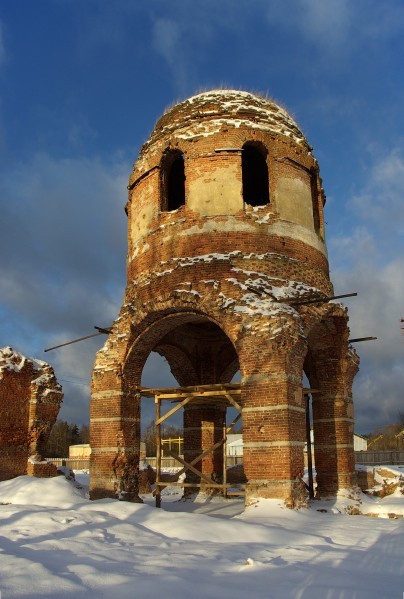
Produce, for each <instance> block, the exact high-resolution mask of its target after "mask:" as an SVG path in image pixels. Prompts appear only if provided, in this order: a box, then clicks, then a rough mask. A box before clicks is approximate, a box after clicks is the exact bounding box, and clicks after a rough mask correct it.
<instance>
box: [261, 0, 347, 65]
mask: <svg viewBox="0 0 404 599" xmlns="http://www.w3.org/2000/svg"><path fill="white" fill-rule="evenodd" d="M267 15H268V20H269V23H270V24H271V25H273V24H276V23H279V24H280V25H282V26H283V27H285V28H288V29H294V30H295V31H297V32H299V33H300V34H301V35H302V36H303V37H305V38H306V39H307V40H309V41H311V42H313V43H314V44H315V45H319V46H321V47H322V51H323V52H324V53H327V54H328V50H330V49H333V48H335V47H336V46H338V47H341V46H342V45H343V44H344V43H346V41H347V40H348V38H349V33H350V29H351V24H352V17H353V13H352V3H350V2H348V1H347V0H328V1H327V2H325V1H324V0H286V1H285V0H284V1H283V2H277V0H272V2H271V3H270V6H269V9H268V12H267Z"/></svg>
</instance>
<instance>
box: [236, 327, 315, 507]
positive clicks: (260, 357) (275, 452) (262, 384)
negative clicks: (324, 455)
mask: <svg viewBox="0 0 404 599" xmlns="http://www.w3.org/2000/svg"><path fill="white" fill-rule="evenodd" d="M291 341H292V335H291V336H290V337H289V338H288V342H291ZM252 343H253V344H254V348H252V347H249V348H248V345H251V344H252ZM288 344H289V343H286V345H288ZM246 349H247V350H248V351H247V352H245V350H246ZM285 349H286V351H285ZM304 354H305V347H304V344H303V343H302V342H300V341H297V342H296V343H295V345H294V346H289V347H286V348H285V337H284V340H283V342H282V345H281V346H279V344H278V345H275V344H272V345H270V342H267V343H266V344H265V343H262V345H261V344H258V343H257V339H251V340H250V341H249V342H248V344H245V345H244V347H243V352H242V354H241V355H240V364H241V367H242V371H243V381H245V383H244V386H243V389H242V398H241V401H242V405H243V441H244V471H245V474H246V477H247V479H248V484H247V488H246V500H247V502H248V501H249V500H250V499H252V498H255V497H269V498H270V497H276V498H282V499H284V500H285V501H286V503H287V505H290V506H294V505H298V504H300V503H302V502H304V500H305V492H304V489H303V483H302V481H301V476H302V474H303V469H304V457H303V448H304V443H305V406H304V398H303V394H302V365H303V358H304ZM243 356H246V358H245V359H243ZM247 369H248V370H249V371H250V373H249V374H248V370H247Z"/></svg>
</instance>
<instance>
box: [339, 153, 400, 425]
mask: <svg viewBox="0 0 404 599" xmlns="http://www.w3.org/2000/svg"><path fill="white" fill-rule="evenodd" d="M403 186H404V161H403V158H402V156H401V155H400V154H399V153H398V152H397V151H396V150H394V151H391V152H390V153H389V154H388V155H385V156H384V157H383V158H382V159H375V161H374V163H373V164H372V165H370V167H369V169H368V177H367V182H366V184H365V186H364V188H363V189H362V190H361V191H360V193H358V194H356V195H355V197H354V198H352V199H351V200H350V204H351V205H352V206H353V207H354V208H355V209H356V211H357V212H358V213H359V215H360V218H361V223H362V224H361V225H360V226H356V227H354V228H353V229H351V230H348V231H346V232H345V233H344V234H343V235H341V236H339V237H334V238H333V239H331V240H330V242H329V244H328V246H329V249H330V261H331V264H333V263H334V264H335V267H334V269H333V271H332V273H331V275H332V280H333V283H334V288H335V289H336V291H338V292H347V293H349V292H353V291H357V292H358V293H359V296H358V298H356V299H354V300H349V302H347V303H348V305H349V313H350V328H351V337H353V338H356V337H367V336H376V337H377V338H378V340H377V341H371V342H364V343H360V344H358V345H357V351H358V353H359V355H360V356H361V370H360V372H359V374H358V376H357V378H356V382H355V386H354V392H355V399H356V406H357V409H356V414H357V427H358V430H360V431H362V432H366V431H369V430H372V429H373V428H374V427H375V426H377V425H380V424H385V423H387V422H393V421H394V420H396V419H397V414H398V412H399V411H400V410H402V405H403V395H404V345H403V343H402V337H401V335H400V322H399V321H400V318H402V317H404V304H403V298H404V274H403V273H404V254H403V251H402V249H403V239H402V233H403V229H402V227H403V222H404V213H403V200H402V189H403ZM348 203H349V202H348ZM354 222H357V221H354Z"/></svg>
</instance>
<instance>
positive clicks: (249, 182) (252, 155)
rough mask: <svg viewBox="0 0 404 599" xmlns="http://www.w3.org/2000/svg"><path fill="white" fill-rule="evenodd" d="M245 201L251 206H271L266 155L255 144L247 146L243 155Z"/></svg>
mask: <svg viewBox="0 0 404 599" xmlns="http://www.w3.org/2000/svg"><path fill="white" fill-rule="evenodd" d="M241 166H242V173H243V199H244V202H246V204H249V205H250V206H265V205H266V204H269V177H268V166H267V162H266V159H265V155H264V153H263V151H262V150H261V149H258V147H257V146H255V145H253V144H246V145H245V146H244V147H243V154H242V161H241Z"/></svg>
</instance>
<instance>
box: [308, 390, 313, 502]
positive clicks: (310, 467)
mask: <svg viewBox="0 0 404 599" xmlns="http://www.w3.org/2000/svg"><path fill="white" fill-rule="evenodd" d="M306 439H307V470H308V474H309V497H310V499H314V485H313V460H312V454H311V425H310V395H309V394H307V395H306Z"/></svg>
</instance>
